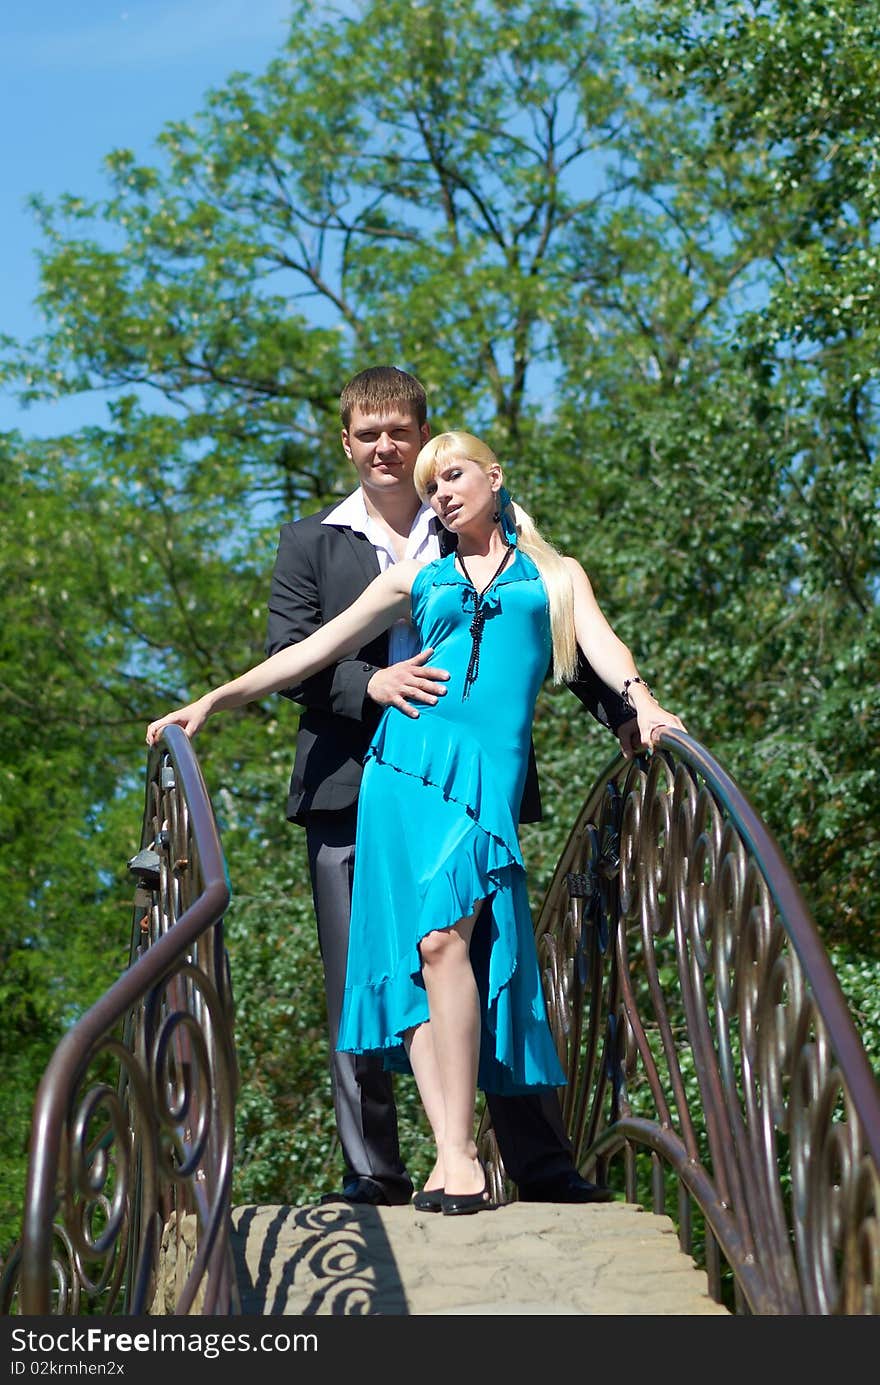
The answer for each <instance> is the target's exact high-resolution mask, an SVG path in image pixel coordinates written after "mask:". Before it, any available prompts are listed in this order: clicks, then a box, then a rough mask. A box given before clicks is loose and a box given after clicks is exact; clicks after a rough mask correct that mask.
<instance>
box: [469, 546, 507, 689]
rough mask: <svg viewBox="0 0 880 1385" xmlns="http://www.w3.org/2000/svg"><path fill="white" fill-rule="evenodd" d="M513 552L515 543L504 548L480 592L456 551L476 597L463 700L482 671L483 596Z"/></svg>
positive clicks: (484, 614) (484, 611) (484, 619)
mask: <svg viewBox="0 0 880 1385" xmlns="http://www.w3.org/2000/svg"><path fill="white" fill-rule="evenodd" d="M512 552H513V544H508V545H507V547H506V548H505V550H504V557H503V558H502V559H501V562H500V563H499V564H498V566H497V567H496V569H495V571H494V572H493V573H492V576H491V577H490V578H489V580H488V582H487V583H486V585H485V587H484V588H483V590H482V591H481V592H478V591H477V589H476V587H475V586H474V583H473V581H472V579H471V575H470V573H469V572H468V570H467V568H466V567H465V565H464V558H463V557H462V556H461V554H460V553H459V552H457V551H456V555H455V556H456V558H457V559H458V561H459V562H460V563H461V570H462V572H463V573H464V575H465V577H466V578H467V580H468V583H469V584H470V588H471V592H472V593H473V599H474V613H473V615H472V617H471V631H470V633H471V640H472V644H471V657H470V659H469V660H468V666H467V672H466V673H465V675H464V688H463V689H462V693H461V700H462V702H463V701H464V699H465V698H466V697H467V696H468V693H469V692H470V690H471V688H472V686H473V684H474V683H476V681H477V674H478V673H479V671H480V642H481V641H482V638H483V626H484V625H485V623H486V608H485V606H484V605H483V597H484V596H485V595H486V592H487V591H488V590H489V588H490V587H491V585H492V583H493V582H494V581H495V578H496V577H498V576H499V575H500V573H501V570H502V569H503V567H504V564H505V563H506V562H507V560H508V558H509V557H510V555H511V553H512Z"/></svg>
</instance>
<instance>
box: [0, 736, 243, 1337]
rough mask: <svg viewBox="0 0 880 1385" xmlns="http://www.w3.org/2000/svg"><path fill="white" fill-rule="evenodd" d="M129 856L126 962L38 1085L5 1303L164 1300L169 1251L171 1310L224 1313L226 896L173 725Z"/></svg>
mask: <svg viewBox="0 0 880 1385" xmlns="http://www.w3.org/2000/svg"><path fill="white" fill-rule="evenodd" d="M129 864H130V867H131V869H132V871H133V872H134V874H135V875H136V876H137V878H138V881H139V885H138V888H137V891H136V894H135V907H134V918H133V938H132V950H131V965H130V966H129V968H128V969H127V970H126V971H125V972H124V973H123V974H122V976H120V977H119V979H118V980H117V981H116V982H115V983H114V984H113V985H112V986H111V987H110V988H109V990H108V991H107V992H106V993H105V994H104V995H103V996H102V997H101V998H100V999H99V1000H98V1001H97V1002H96V1004H95V1005H93V1006H92V1007H91V1009H90V1010H88V1011H87V1012H86V1014H84V1015H83V1016H82V1018H81V1019H80V1020H79V1021H78V1023H77V1024H75V1025H74V1026H73V1027H72V1028H71V1029H70V1030H69V1032H68V1033H67V1034H66V1035H65V1036H64V1038H63V1039H62V1040H61V1042H60V1043H59V1045H58V1047H57V1048H56V1050H55V1052H54V1054H53V1056H52V1059H51V1060H50V1062H49V1065H48V1067H47V1069H46V1071H45V1073H44V1075H43V1079H42V1081H41V1082H40V1085H39V1088H38V1090H37V1095H36V1100H35V1106H34V1113H33V1119H32V1125H31V1144H30V1162H29V1168H28V1183H27V1193H26V1201H25V1211H24V1218H23V1227H22V1237H21V1242H20V1245H19V1247H18V1248H17V1250H16V1252H15V1254H14V1256H11V1257H10V1262H9V1264H8V1265H7V1270H6V1273H5V1275H4V1284H3V1286H2V1288H3V1294H2V1300H3V1301H2V1302H0V1309H2V1310H3V1311H8V1305H9V1304H10V1303H11V1302H12V1300H13V1297H14V1295H15V1292H16V1289H17V1292H18V1299H19V1304H20V1308H21V1311H22V1312H24V1313H28V1314H46V1313H48V1312H50V1311H54V1312H57V1313H66V1312H76V1311H77V1306H78V1304H79V1301H80V1298H81V1296H82V1295H85V1296H86V1297H87V1298H88V1300H89V1301H90V1302H91V1303H92V1304H93V1305H96V1304H97V1305H99V1306H100V1309H101V1311H104V1312H109V1311H112V1310H114V1309H115V1310H116V1311H119V1308H120V1306H121V1308H122V1311H124V1312H129V1313H143V1312H145V1311H147V1308H148V1307H149V1308H150V1309H151V1311H153V1312H162V1311H167V1305H166V1304H163V1303H161V1302H159V1301H158V1300H157V1299H156V1298H155V1295H156V1292H157V1282H156V1279H157V1274H156V1272H157V1268H158V1265H159V1261H160V1258H161V1257H162V1256H163V1255H165V1256H166V1257H167V1258H168V1259H169V1260H170V1261H171V1262H172V1263H176V1264H177V1265H178V1278H177V1281H176V1284H177V1292H176V1297H175V1300H174V1303H173V1306H172V1307H171V1309H170V1311H172V1312H175V1313H187V1312H190V1311H194V1305H196V1307H199V1306H200V1309H201V1311H202V1312H205V1313H224V1312H228V1311H229V1307H230V1303H231V1301H232V1299H233V1297H234V1293H235V1291H234V1286H233V1280H232V1273H231V1262H230V1259H229V1244H228V1224H229V1210H230V1208H229V1202H230V1190H231V1180H232V1150H233V1122H234V1102H235V1092H236V1086H237V1071H236V1061H235V1048H234V1042H233V1030H232V997H231V988H230V983H229V974H228V966H227V961H226V954H225V951H224V947H223V933H222V919H223V915H224V913H225V911H226V908H227V905H228V903H229V897H230V892H229V882H228V876H227V872H226V865H225V861H224V857H223V851H222V848H221V845H220V837H219V833H218V831H217V825H216V821H215V818H214V813H213V809H212V807H211V802H210V799H209V797H208V793H207V789H206V787H205V783H204V780H203V778H202V773H201V770H200V768H199V764H198V761H197V760H196V757H195V755H194V753H193V751H192V748H191V746H190V743H189V740H188V739H187V737H186V736H185V734H184V733H183V731H181V730H180V728H179V727H174V726H172V727H168V728H167V729H166V730H165V732H164V735H163V737H162V739H161V741H160V742H159V744H158V746H156V747H153V749H152V750H151V752H150V755H149V760H148V765H147V785H146V802H145V810H144V820H143V830H142V838H141V850H140V852H139V853H138V855H137V856H135V857H134V858H133V859H132V861H131V862H130V863H129ZM187 1219H189V1225H188V1226H187V1224H186V1222H187ZM194 1233H195V1234H194ZM182 1257H184V1258H185V1273H182V1274H181V1273H179V1270H180V1268H181V1267H182ZM53 1282H54V1291H53ZM151 1299H152V1301H151ZM53 1300H54V1302H53Z"/></svg>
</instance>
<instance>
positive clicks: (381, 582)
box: [147, 559, 419, 745]
mask: <svg viewBox="0 0 880 1385" xmlns="http://www.w3.org/2000/svg"><path fill="white" fill-rule="evenodd" d="M418 571H419V564H418V563H417V562H415V561H413V560H412V559H406V560H405V561H404V562H400V563H395V564H393V566H392V567H390V568H388V570H387V571H386V572H383V573H381V574H380V575H379V576H378V577H376V578H375V579H374V580H373V581H372V582H371V583H370V585H369V586H368V587H367V588H366V590H365V591H364V592H363V593H362V594H361V595H360V596H359V597H358V598H357V600H356V601H353V602H352V604H351V605H350V606H348V607H347V608H346V609H345V610H344V611H341V612H340V614H339V615H338V616H335V617H334V619H333V620H328V621H327V623H326V625H322V626H321V627H320V629H319V630H316V631H315V632H314V634H312V635H309V636H307V638H306V639H304V640H300V641H299V643H298V644H293V645H290V647H289V648H288V649H281V650H279V651H278V653H277V654H273V655H272V657H271V658H270V659H264V660H263V662H262V663H261V664H256V665H255V666H254V667H253V668H251V669H248V671H247V672H246V673H243V674H241V676H240V677H238V678H234V679H233V680H232V681H231V682H229V683H224V684H223V685H222V686H221V687H219V688H212V689H211V691H210V692H207V693H204V694H203V695H202V697H200V698H198V699H197V700H196V701H195V702H190V703H187V705H186V706H185V707H178V708H176V709H175V710H174V711H173V712H168V713H167V714H166V715H165V716H163V717H159V719H158V720H157V721H151V722H150V724H149V726H148V727H147V745H154V744H155V742H156V741H157V740H158V739H159V736H160V735H161V734H162V731H163V729H164V728H165V727H166V726H182V727H183V729H184V731H185V732H186V734H187V735H188V736H190V737H192V736H194V735H195V734H196V732H197V731H198V730H199V729H200V727H202V726H203V725H204V723H205V722H206V721H207V719H208V717H209V716H211V715H212V714H213V713H214V712H222V711H226V710H227V709H228V708H230V707H243V706H244V705H245V703H247V702H253V701H255V699H256V698H258V697H264V696H265V695H266V693H271V692H279V691H280V690H281V689H282V688H288V687H290V686H291V685H292V684H295V683H299V682H300V681H301V680H302V679H303V678H308V677H310V676H311V675H312V674H313V673H318V672H320V670H321V669H322V668H326V666H327V665H328V664H332V663H334V662H335V661H336V660H337V659H341V658H343V657H344V656H345V655H346V654H353V653H354V652H355V650H357V649H360V647H361V645H364V644H368V643H369V641H370V640H372V639H375V637H376V636H377V635H380V634H381V633H382V631H383V630H387V629H388V627H389V626H390V625H393V624H394V622H395V620H398V619H400V617H401V616H407V615H409V611H410V593H411V591H412V584H413V581H414V580H415V576H416V573H417V572H418Z"/></svg>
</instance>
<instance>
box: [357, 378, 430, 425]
mask: <svg viewBox="0 0 880 1385" xmlns="http://www.w3.org/2000/svg"><path fill="white" fill-rule="evenodd" d="M395 404H397V405H403V406H405V407H406V408H409V409H411V410H412V412H413V413H414V414H415V416H416V420H417V422H418V425H419V427H420V428H421V426H422V424H423V423H424V422H425V421H426V419H427V417H428V401H427V398H426V396H425V390H424V386H423V385H422V384H421V382H420V381H419V380H417V379H416V377H415V376H414V375H407V373H406V371H405V370H398V369H397V366H394V365H377V366H372V367H371V369H370V370H362V371H361V372H360V374H359V375H355V376H353V378H352V379H351V380H349V382H348V384H347V385H346V386H345V389H344V390H343V391H342V393H341V395H340V396H339V412H340V415H341V416H342V426H343V428H347V427H348V426H349V424H350V423H351V415H352V412H353V410H354V409H359V410H360V412H361V413H362V414H378V413H382V412H383V410H385V409H388V408H392V407H393V406H394V405H395Z"/></svg>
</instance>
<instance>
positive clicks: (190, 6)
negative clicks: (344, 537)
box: [0, 0, 291, 437]
mask: <svg viewBox="0 0 880 1385" xmlns="http://www.w3.org/2000/svg"><path fill="white" fill-rule="evenodd" d="M290 11H291V3H290V0H3V3H2V5H0V131H2V135H0V333H2V334H7V335H10V336H13V337H16V338H19V339H24V340H27V339H28V338H29V337H31V336H32V335H34V334H35V333H36V332H38V331H39V330H40V326H41V324H40V319H39V317H38V315H37V313H36V311H35V309H34V306H33V300H34V297H35V295H36V293H37V288H38V281H37V262H36V250H37V248H38V244H39V237H38V235H37V233H36V228H35V226H34V222H33V218H32V216H31V214H30V212H29V211H28V209H27V207H26V206H25V201H26V198H27V197H28V196H29V195H30V194H32V193H42V194H44V195H45V196H47V197H48V198H50V199H52V198H55V197H57V196H58V195H60V194H61V193H64V192H72V193H77V194H80V195H82V196H84V197H86V198H89V197H93V196H100V195H101V194H102V193H103V192H105V191H106V183H105V181H104V176H103V172H102V167H101V162H102V159H103V157H104V155H105V154H107V153H108V152H109V151H110V150H111V149H115V148H120V147H123V148H131V149H134V150H135V152H136V153H137V154H138V155H139V156H140V157H141V158H144V159H148V158H149V157H150V156H151V153H152V145H153V139H154V137H155V135H156V134H157V133H158V132H159V130H160V129H161V127H162V125H163V124H164V123H165V122H166V121H168V120H174V119H183V118H186V117H187V116H190V115H192V114H193V113H194V112H195V111H196V110H198V109H199V107H200V106H201V104H202V98H203V96H204V94H205V92H206V91H208V90H209V89H210V88H211V87H216V86H220V85H221V84H222V83H223V82H224V80H225V78H226V76H227V75H228V74H229V73H230V72H232V71H234V70H244V71H250V72H258V71H261V70H262V69H263V68H264V67H265V66H266V64H267V63H268V62H269V61H270V59H271V58H272V57H273V56H274V55H275V54H276V53H277V52H278V51H279V49H280V48H281V46H282V43H283V42H284V39H285V36H286V33H287V25H288V18H289V15H290ZM104 418H105V413H104V404H103V401H102V399H101V397H100V396H97V395H85V396H78V397H76V398H72V399H69V400H62V401H60V402H59V403H57V404H51V405H49V404H47V405H33V406H31V407H30V408H29V409H27V410H22V409H20V408H19V407H18V406H17V403H16V401H15V400H14V399H13V398H12V397H11V395H9V394H8V393H7V394H3V393H2V392H0V430H5V429H10V428H17V429H19V430H20V431H21V432H22V433H23V434H25V435H26V436H38V437H39V436H47V435H50V434H54V433H60V432H65V431H68V430H70V429H73V428H76V427H79V426H81V425H83V424H86V423H99V422H103V421H104Z"/></svg>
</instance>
